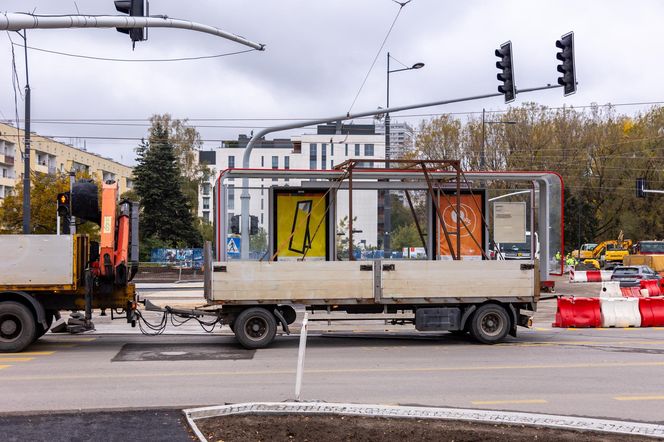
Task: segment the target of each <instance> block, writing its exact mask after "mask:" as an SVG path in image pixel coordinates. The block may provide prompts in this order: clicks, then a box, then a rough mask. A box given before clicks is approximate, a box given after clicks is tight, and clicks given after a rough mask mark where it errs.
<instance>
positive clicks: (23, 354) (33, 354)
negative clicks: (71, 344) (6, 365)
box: [0, 351, 55, 357]
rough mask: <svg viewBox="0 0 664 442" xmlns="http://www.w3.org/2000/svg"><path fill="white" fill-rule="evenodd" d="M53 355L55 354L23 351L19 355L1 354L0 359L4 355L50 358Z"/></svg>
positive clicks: (51, 352)
mask: <svg viewBox="0 0 664 442" xmlns="http://www.w3.org/2000/svg"><path fill="white" fill-rule="evenodd" d="M53 353H55V351H24V352H21V353H3V354H0V357H2V356H4V355H10V356H50V355H52V354H53Z"/></svg>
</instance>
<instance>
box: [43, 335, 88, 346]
mask: <svg viewBox="0 0 664 442" xmlns="http://www.w3.org/2000/svg"><path fill="white" fill-rule="evenodd" d="M97 339H99V338H97V337H83V336H72V337H65V336H58V337H57V338H55V339H51V338H50V336H49V337H48V338H47V339H45V340H43V341H40V343H44V344H50V343H51V342H53V343H58V342H63V343H68V342H92V341H96V340H97Z"/></svg>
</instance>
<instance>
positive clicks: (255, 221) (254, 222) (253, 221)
mask: <svg viewBox="0 0 664 442" xmlns="http://www.w3.org/2000/svg"><path fill="white" fill-rule="evenodd" d="M249 219H250V220H251V227H250V228H249V235H256V234H257V233H258V217H257V216H256V215H251V216H250V217H249Z"/></svg>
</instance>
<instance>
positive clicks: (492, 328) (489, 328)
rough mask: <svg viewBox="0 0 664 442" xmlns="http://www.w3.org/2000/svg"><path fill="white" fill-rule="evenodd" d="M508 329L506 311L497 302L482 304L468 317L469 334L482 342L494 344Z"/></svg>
mask: <svg viewBox="0 0 664 442" xmlns="http://www.w3.org/2000/svg"><path fill="white" fill-rule="evenodd" d="M509 331H510V318H509V315H508V314H507V311H506V310H505V309H504V308H503V307H502V306H500V305H497V304H484V305H483V306H481V307H479V308H478V309H477V311H476V312H475V313H474V314H473V317H472V318H471V319H470V334H471V336H472V337H473V338H475V339H476V340H477V341H479V342H481V343H482V344H496V343H498V342H500V341H502V340H503V338H504V337H505V336H507V333H509Z"/></svg>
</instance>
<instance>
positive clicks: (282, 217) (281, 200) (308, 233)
mask: <svg viewBox="0 0 664 442" xmlns="http://www.w3.org/2000/svg"><path fill="white" fill-rule="evenodd" d="M275 199H276V204H274V206H273V207H274V210H275V213H274V219H275V231H276V234H275V235H274V242H273V247H274V251H275V252H277V259H282V260H283V259H299V258H302V257H305V256H306V259H312V260H315V259H319V260H324V259H325V258H326V256H327V249H328V238H327V236H328V232H327V219H326V208H327V198H326V196H325V192H320V191H275Z"/></svg>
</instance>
